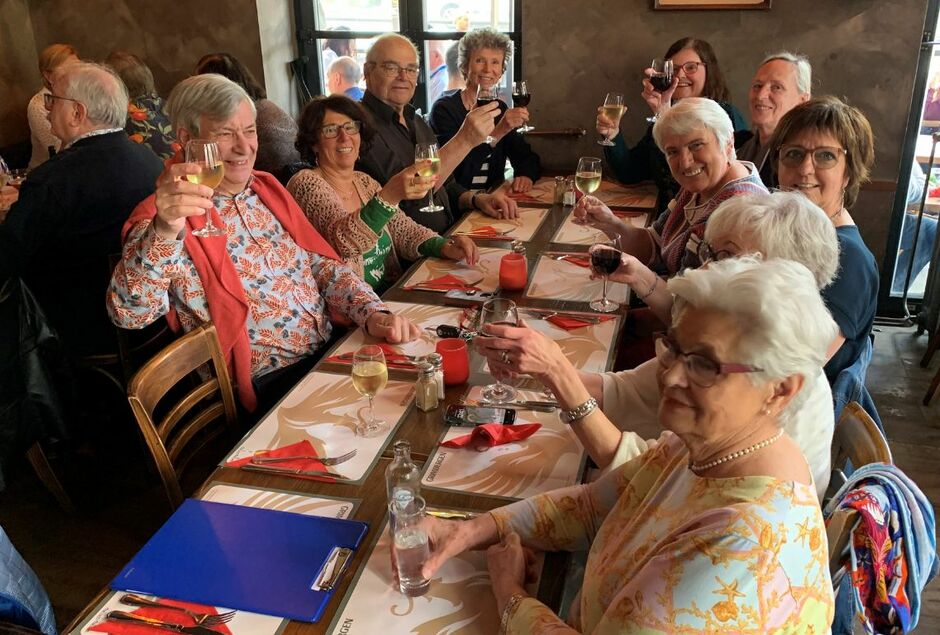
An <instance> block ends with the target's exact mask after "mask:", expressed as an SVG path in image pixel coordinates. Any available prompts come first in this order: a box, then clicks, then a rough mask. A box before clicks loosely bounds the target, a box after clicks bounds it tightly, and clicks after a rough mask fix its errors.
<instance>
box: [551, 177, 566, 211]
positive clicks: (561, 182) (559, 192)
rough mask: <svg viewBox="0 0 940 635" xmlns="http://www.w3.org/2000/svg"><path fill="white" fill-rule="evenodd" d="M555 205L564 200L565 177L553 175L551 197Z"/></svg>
mask: <svg viewBox="0 0 940 635" xmlns="http://www.w3.org/2000/svg"><path fill="white" fill-rule="evenodd" d="M553 202H554V203H555V205H561V204H562V203H564V202H565V177H563V176H556V177H555V196H554V199H553Z"/></svg>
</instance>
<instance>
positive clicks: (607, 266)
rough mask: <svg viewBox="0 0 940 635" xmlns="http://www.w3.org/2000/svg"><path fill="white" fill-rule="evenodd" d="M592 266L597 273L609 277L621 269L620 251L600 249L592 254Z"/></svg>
mask: <svg viewBox="0 0 940 635" xmlns="http://www.w3.org/2000/svg"><path fill="white" fill-rule="evenodd" d="M591 266H592V267H593V268H594V270H595V271H597V273H600V274H603V275H605V276H609V275H610V274H612V273H613V272H615V271H617V269H618V268H619V267H620V251H619V250H617V249H608V248H600V249H595V250H594V251H592V252H591Z"/></svg>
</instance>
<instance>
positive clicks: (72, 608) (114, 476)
mask: <svg viewBox="0 0 940 635" xmlns="http://www.w3.org/2000/svg"><path fill="white" fill-rule="evenodd" d="M926 339H927V338H926V337H921V338H916V339H915V338H914V336H913V330H912V329H898V328H880V329H879V332H878V333H877V336H876V340H875V355H874V359H873V360H872V364H871V367H870V369H869V371H868V386H869V390H870V391H871V392H872V394H873V395H874V397H875V402H876V403H877V405H878V409H879V412H880V414H881V417H882V419H883V420H884V421H885V425H886V428H887V431H888V437H889V440H890V442H891V447H892V451H893V452H894V458H895V462H896V463H897V465H898V466H899V467H900V468H901V469H902V470H904V471H905V472H906V473H907V474H908V476H910V477H911V478H912V479H913V480H914V482H916V483H917V484H918V485H919V486H920V487H921V489H923V491H924V493H925V494H926V495H927V496H928V498H929V499H930V500H931V502H932V503H933V505H934V509H935V511H936V509H937V506H938V504H940V469H938V467H937V466H938V463H940V460H938V459H940V395H938V397H937V398H936V399H935V400H934V403H933V404H932V405H931V406H929V407H923V406H921V399H922V397H923V395H924V393H925V392H926V390H927V385H928V383H929V381H930V379H931V378H932V377H933V372H932V371H931V370H924V369H921V368H920V367H919V366H918V362H919V361H920V357H921V355H922V354H923V350H924V348H925V347H926ZM938 365H940V354H938V355H937V356H936V358H935V359H934V360H933V364H932V368H933V369H936V368H937V367H938ZM143 456H144V455H143V451H142V449H141V446H140V444H139V443H138V442H137V441H136V439H135V438H134V437H133V436H132V435H130V436H128V438H127V439H126V440H124V441H122V442H121V444H120V445H119V449H118V450H114V449H112V450H111V451H110V452H109V453H107V454H106V455H105V456H103V457H102V456H100V455H99V456H94V455H92V456H89V457H88V459H87V461H86V462H85V463H84V467H82V465H81V464H80V465H79V467H77V468H76V469H75V470H74V471H73V473H72V474H69V475H68V479H67V480H68V482H67V484H66V486H67V487H69V486H71V487H72V488H73V489H78V488H81V489H83V490H84V491H85V492H86V494H85V495H84V496H83V497H81V498H80V499H79V500H78V501H77V502H78V503H79V505H80V508H81V509H84V510H88V511H85V512H83V513H81V514H79V515H77V516H74V517H69V516H66V515H65V514H63V513H61V512H60V511H59V510H58V508H57V507H56V506H55V504H54V502H53V501H52V499H51V497H49V496H48V495H47V494H46V492H45V491H44V490H43V489H42V488H41V486H40V485H39V484H38V482H37V481H36V479H35V477H34V476H33V475H32V474H31V472H30V471H29V470H28V469H27V468H26V467H25V465H24V466H18V467H19V469H14V471H13V473H11V474H9V475H8V478H9V479H10V480H11V483H10V485H9V487H8V489H7V490H6V491H5V492H2V493H0V526H2V527H3V528H4V529H5V530H6V532H7V533H8V534H9V536H10V538H11V539H12V541H13V544H14V545H16V547H17V548H18V549H19V551H20V553H21V554H22V555H23V557H24V558H25V559H26V560H27V562H29V563H30V565H31V566H32V567H33V569H34V570H35V571H36V573H37V574H38V575H39V577H40V579H41V580H42V582H43V584H44V585H45V587H46V590H47V591H48V593H49V596H50V597H51V598H52V603H53V606H54V608H55V613H56V618H57V621H58V623H59V625H60V627H64V626H65V625H66V624H68V622H69V621H71V619H72V618H73V617H74V616H75V615H76V614H77V613H78V611H79V610H80V609H81V608H83V607H84V606H85V605H86V604H87V603H88V602H89V600H90V599H91V598H92V597H93V596H94V595H95V594H96V593H97V592H98V591H99V590H100V589H101V588H103V587H104V586H105V585H106V584H107V583H108V582H109V581H110V579H111V578H112V577H113V576H114V575H115V574H116V573H117V571H118V570H119V569H120V568H121V567H122V566H123V565H124V564H125V562H126V561H127V560H129V559H130V557H131V556H132V555H133V554H134V553H135V552H136V551H137V550H138V549H139V548H140V546H141V545H142V544H143V543H144V542H145V541H146V540H147V539H148V538H149V537H150V535H151V534H152V533H153V532H154V531H155V530H156V528H157V527H159V526H160V524H161V523H162V522H163V521H164V520H165V519H166V517H167V516H168V515H169V508H168V506H167V504H166V501H165V499H164V496H163V491H162V488H161V487H159V486H158V485H157V482H156V476H154V475H153V474H151V473H149V472H147V471H146V470H145V469H144V468H142V467H141V465H144V464H145V463H144V461H145V459H144V458H143ZM14 467H17V466H14ZM201 467H202V469H201V470H199V469H197V470H196V471H195V473H193V474H190V475H189V477H190V478H188V479H187V480H189V481H192V482H193V483H195V482H198V480H199V478H200V476H199V472H200V471H201V472H202V473H203V474H207V473H208V471H209V470H210V469H211V463H207V464H205V465H203V466H201ZM921 606H922V608H921V617H920V624H919V627H918V629H917V632H920V633H931V634H932V633H940V583H938V582H937V581H936V580H934V581H933V583H932V584H931V585H930V586H929V587H928V588H927V589H926V591H925V594H924V596H923V598H922V605H921Z"/></svg>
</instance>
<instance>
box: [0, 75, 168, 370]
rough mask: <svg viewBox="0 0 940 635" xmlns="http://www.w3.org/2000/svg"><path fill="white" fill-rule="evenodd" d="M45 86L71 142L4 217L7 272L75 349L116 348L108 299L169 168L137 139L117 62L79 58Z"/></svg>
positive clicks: (1, 254) (1, 256)
mask: <svg viewBox="0 0 940 635" xmlns="http://www.w3.org/2000/svg"><path fill="white" fill-rule="evenodd" d="M49 79H50V84H49V85H50V92H47V93H45V94H44V101H45V106H46V109H47V111H48V112H47V117H48V121H49V122H50V124H51V127H52V132H53V133H54V134H55V135H56V136H57V137H58V138H59V139H61V140H62V149H61V150H60V151H59V152H58V153H57V154H56V155H55V156H54V157H52V158H51V159H49V160H48V161H46V162H44V163H42V164H41V165H40V166H39V167H37V168H35V169H33V170H32V171H31V172H30V173H29V176H28V177H27V178H26V180H25V181H24V182H23V183H22V185H21V186H20V194H19V199H18V200H17V201H16V203H14V204H13V205H12V207H11V208H10V211H9V213H8V214H7V217H6V221H5V222H3V223H2V224H0V278H5V277H7V276H19V277H21V278H22V279H23V280H24V281H25V282H26V284H27V285H28V286H29V287H30V289H31V290H32V291H33V294H34V295H35V296H36V298H37V299H38V301H39V304H40V305H41V306H42V308H43V310H44V311H45V313H46V317H47V318H48V319H49V321H50V323H51V324H52V325H53V326H54V327H55V328H56V330H57V331H58V332H59V335H60V337H61V338H62V340H63V342H64V343H65V345H66V347H67V348H68V349H69V351H70V352H71V353H73V354H74V355H88V354H93V353H109V352H114V351H116V347H117V342H116V341H115V339H114V327H113V326H111V323H110V320H109V319H108V314H107V312H106V311H105V307H104V303H103V302H102V301H101V299H102V297H103V295H104V292H105V290H106V289H107V288H108V279H109V277H110V268H109V260H108V257H109V256H110V255H111V254H114V253H117V252H118V251H120V249H121V226H122V225H123V224H124V221H125V220H126V219H127V216H128V215H129V214H130V213H131V210H133V209H134V206H135V205H137V203H139V202H140V200H141V199H143V198H145V197H146V196H147V195H149V194H150V193H151V192H153V189H154V182H155V181H156V178H157V176H158V175H159V174H160V171H161V170H162V168H163V165H162V163H161V162H160V159H158V158H157V156H156V155H155V154H154V153H153V152H151V151H150V149H149V148H146V147H144V146H141V145H139V144H137V143H134V142H132V141H131V140H130V139H128V137H127V134H126V133H125V132H124V124H125V119H126V117H127V90H126V89H125V87H124V84H123V83H122V82H121V80H120V79H119V78H118V77H117V75H115V74H114V72H113V71H111V70H110V69H108V68H106V67H104V66H99V65H97V64H89V63H83V62H76V63H74V64H69V65H67V66H65V67H63V68H62V69H61V70H60V71H58V72H57V73H55V74H53V75H51V76H50V78H49Z"/></svg>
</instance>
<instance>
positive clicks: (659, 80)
mask: <svg viewBox="0 0 940 635" xmlns="http://www.w3.org/2000/svg"><path fill="white" fill-rule="evenodd" d="M650 84H652V85H653V88H655V89H656V91H657V92H660V93H664V92H666V91H667V90H669V87H670V86H672V75H667V74H665V73H663V74H661V75H658V74H657V75H650Z"/></svg>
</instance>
